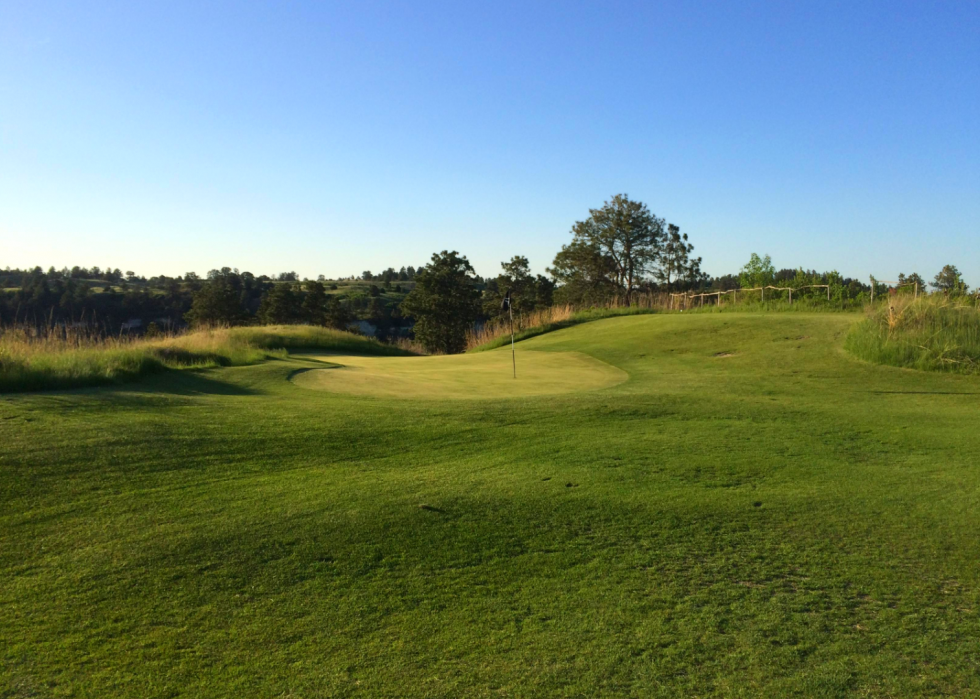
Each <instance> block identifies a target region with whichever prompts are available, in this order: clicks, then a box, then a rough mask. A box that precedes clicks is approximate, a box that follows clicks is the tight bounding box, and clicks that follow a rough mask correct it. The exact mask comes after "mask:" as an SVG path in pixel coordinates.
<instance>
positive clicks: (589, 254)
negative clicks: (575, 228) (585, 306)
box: [548, 240, 617, 304]
mask: <svg viewBox="0 0 980 699" xmlns="http://www.w3.org/2000/svg"><path fill="white" fill-rule="evenodd" d="M551 265H552V266H551V267H549V268H548V274H550V275H551V276H552V278H553V279H554V280H555V282H556V283H557V284H558V288H557V290H556V292H555V296H556V298H557V299H558V300H559V301H560V302H562V303H573V304H582V303H599V302H602V301H605V300H607V299H609V298H610V297H611V296H613V295H615V293H616V291H617V286H616V282H615V281H614V280H613V275H614V274H615V268H614V267H613V263H612V260H610V259H609V257H607V256H606V255H603V254H602V251H601V250H600V249H599V246H598V244H596V243H591V242H588V241H585V240H572V242H571V243H569V244H568V245H563V246H562V248H561V251H560V252H559V253H558V254H557V255H555V260H554V262H552V263H551Z"/></svg>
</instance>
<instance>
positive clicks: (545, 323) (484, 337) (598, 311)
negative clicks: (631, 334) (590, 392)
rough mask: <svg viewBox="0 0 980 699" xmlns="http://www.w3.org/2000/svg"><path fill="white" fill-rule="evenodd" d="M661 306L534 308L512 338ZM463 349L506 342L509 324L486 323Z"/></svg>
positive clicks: (658, 310) (481, 348) (644, 312)
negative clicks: (536, 309) (535, 309)
mask: <svg viewBox="0 0 980 699" xmlns="http://www.w3.org/2000/svg"><path fill="white" fill-rule="evenodd" d="M664 310H665V309H663V308H658V307H655V306H653V307H642V306H632V307H631V306H612V307H609V308H603V307H601V306H600V307H594V308H582V309H575V308H574V307H572V306H552V307H551V308H545V309H542V310H538V311H535V312H534V313H532V314H530V315H529V316H527V317H526V318H523V319H522V322H521V323H519V324H516V325H515V328H514V341H515V342H519V341H521V340H528V339H530V338H532V337H537V336H538V335H544V334H545V333H550V332H554V331H555V330H561V329H563V328H571V327H573V326H575V325H579V324H581V323H588V322H591V321H593V320H600V319H602V318H618V317H621V316H635V315H647V314H650V313H662V312H663V311H664ZM467 340H468V341H467V350H466V351H467V352H484V351H486V350H492V349H497V348H498V347H504V346H507V345H510V343H511V335H510V323H509V321H508V320H507V319H500V320H497V321H495V322H493V323H488V324H487V325H486V326H485V327H484V328H483V329H481V330H480V332H474V333H471V334H470V335H469V337H468V338H467Z"/></svg>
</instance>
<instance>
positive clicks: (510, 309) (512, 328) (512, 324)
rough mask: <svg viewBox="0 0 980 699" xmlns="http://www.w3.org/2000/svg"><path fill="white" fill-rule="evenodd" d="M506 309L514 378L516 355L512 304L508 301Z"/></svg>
mask: <svg viewBox="0 0 980 699" xmlns="http://www.w3.org/2000/svg"><path fill="white" fill-rule="evenodd" d="M507 310H509V311H510V359H511V361H512V362H513V364H514V378H515V379H516V378H517V355H516V354H515V353H514V306H513V305H512V304H510V303H508V304H507Z"/></svg>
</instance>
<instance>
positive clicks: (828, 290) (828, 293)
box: [827, 284, 830, 301]
mask: <svg viewBox="0 0 980 699" xmlns="http://www.w3.org/2000/svg"><path fill="white" fill-rule="evenodd" d="M827 300H828V301H830V284H828V285H827Z"/></svg>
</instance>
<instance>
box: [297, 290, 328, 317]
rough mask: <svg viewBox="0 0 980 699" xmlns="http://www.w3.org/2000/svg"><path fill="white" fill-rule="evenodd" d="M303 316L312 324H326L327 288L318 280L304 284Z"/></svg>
mask: <svg viewBox="0 0 980 699" xmlns="http://www.w3.org/2000/svg"><path fill="white" fill-rule="evenodd" d="M303 317H304V318H305V319H306V322H308V323H310V324H312V325H326V324H327V290H326V289H325V288H324V287H323V284H322V283H320V282H319V281H316V282H309V283H308V284H307V285H306V296H304V297H303Z"/></svg>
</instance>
